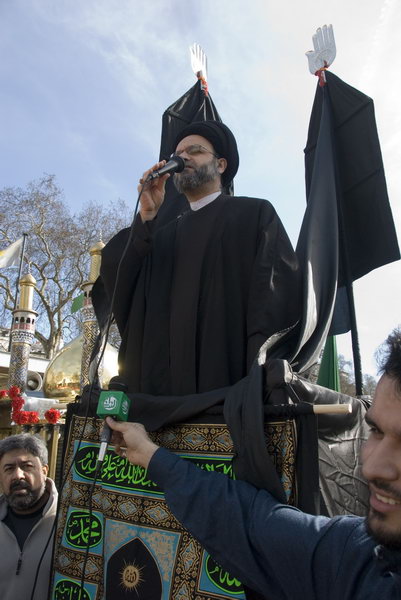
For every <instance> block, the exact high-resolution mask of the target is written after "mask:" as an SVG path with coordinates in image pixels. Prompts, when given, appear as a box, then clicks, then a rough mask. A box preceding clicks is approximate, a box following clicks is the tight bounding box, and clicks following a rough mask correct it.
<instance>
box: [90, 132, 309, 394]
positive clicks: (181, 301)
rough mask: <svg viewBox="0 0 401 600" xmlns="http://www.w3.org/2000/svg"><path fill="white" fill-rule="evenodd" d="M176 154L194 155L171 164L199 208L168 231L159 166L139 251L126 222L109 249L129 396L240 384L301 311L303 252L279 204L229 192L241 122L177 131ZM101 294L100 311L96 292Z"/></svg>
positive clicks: (109, 287)
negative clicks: (162, 220) (234, 126)
mask: <svg viewBox="0 0 401 600" xmlns="http://www.w3.org/2000/svg"><path fill="white" fill-rule="evenodd" d="M174 155H175V156H176V157H180V158H181V159H182V160H183V161H184V164H182V163H181V167H180V161H179V160H177V159H175V162H176V163H177V167H175V166H174V164H173V165H171V166H172V169H173V170H174V171H176V172H175V174H174V175H173V177H174V183H175V186H176V187H177V189H178V191H179V192H182V193H183V194H185V196H186V197H187V199H188V202H189V210H187V211H186V212H184V213H183V214H181V215H180V216H179V217H178V218H175V219H174V220H172V221H171V222H169V223H167V224H166V225H163V226H162V227H157V216H158V211H159V208H160V206H161V205H162V203H163V200H164V194H165V184H166V180H167V179H168V177H170V176H171V173H169V172H167V173H164V174H163V167H164V165H165V162H164V161H162V162H159V163H157V164H156V165H154V166H153V167H152V168H150V169H149V170H147V171H146V172H145V173H144V174H143V176H142V178H141V179H140V183H139V186H138V191H139V193H140V194H141V196H140V210H139V213H138V215H137V217H136V220H135V223H134V225H133V232H132V234H133V235H132V238H131V241H130V243H129V246H128V248H126V250H125V252H124V249H125V247H126V244H127V240H128V239H129V235H130V230H129V229H125V230H122V231H120V232H119V233H118V234H117V235H116V236H115V237H114V238H112V240H111V241H110V242H109V243H108V244H107V245H106V247H105V248H104V250H103V252H102V267H101V274H100V281H99V282H98V290H99V289H102V288H103V290H104V291H105V294H106V296H107V298H108V302H109V303H110V302H111V298H112V296H113V291H114V288H115V285H116V290H115V300H114V303H113V307H112V311H113V314H114V317H115V319H116V322H117V326H118V328H119V331H120V334H121V338H122V343H121V347H120V355H119V364H120V376H121V377H122V379H123V380H124V381H125V382H126V384H127V386H128V391H129V392H143V393H147V394H153V395H169V396H183V395H187V394H196V393H202V392H208V391H211V390H214V389H218V388H223V387H227V386H231V385H233V384H234V383H236V382H237V381H239V380H240V379H242V378H243V377H244V376H245V375H246V374H247V372H248V370H249V367H250V365H251V364H252V362H253V360H254V358H255V356H256V354H257V351H258V350H259V348H260V346H261V345H262V344H263V343H264V342H265V341H266V339H267V338H269V337H270V336H271V335H272V334H274V333H276V332H279V331H283V330H285V329H287V328H290V327H293V326H294V325H295V323H296V322H297V320H298V318H299V315H300V277H299V272H298V266H297V260H296V257H295V253H294V251H293V249H292V246H291V243H290V241H289V239H288V236H287V234H286V232H285V230H284V227H283V225H282V223H281V221H280V219H279V217H278V216H277V214H276V212H275V210H274V208H273V207H272V205H271V204H270V203H269V202H268V201H266V200H262V199H257V198H248V197H235V196H229V195H226V194H224V193H222V189H223V187H226V186H228V185H229V184H230V183H231V182H232V180H233V178H234V176H235V174H236V173H237V170H238V166H239V156H238V150H237V144H236V141H235V138H234V135H233V134H232V132H231V131H230V129H229V128H228V127H227V126H226V125H224V124H223V123H218V122H216V121H199V122H194V123H192V124H190V125H188V126H187V127H185V128H184V129H183V130H182V131H181V132H180V134H179V135H178V136H177V138H176V141H175V152H174ZM182 167H184V168H183V169H182V170H181V172H178V171H180V169H181V168H182ZM160 169H162V171H161V172H160V173H159V172H157V173H156V171H158V170H160ZM169 169H170V165H169ZM122 256H123V259H122V262H121V265H120V268H119V275H118V281H117V282H116V275H117V268H118V265H119V263H120V260H121V257H122ZM100 283H102V284H103V285H102V286H99V284H100ZM93 300H94V306H95V310H96V309H97V296H96V290H94V297H93Z"/></svg>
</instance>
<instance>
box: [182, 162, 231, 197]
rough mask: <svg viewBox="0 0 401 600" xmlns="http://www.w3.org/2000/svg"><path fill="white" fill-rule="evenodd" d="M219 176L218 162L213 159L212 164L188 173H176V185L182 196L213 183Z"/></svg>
mask: <svg viewBox="0 0 401 600" xmlns="http://www.w3.org/2000/svg"><path fill="white" fill-rule="evenodd" d="M218 175H220V173H219V171H218V170H217V160H216V159H213V160H212V161H211V162H210V163H207V164H205V165H201V166H200V167H198V168H197V169H193V170H191V171H188V172H187V173H184V172H183V173H175V175H174V184H175V187H176V188H177V190H178V191H179V192H180V194H185V192H191V191H193V190H196V189H198V187H200V186H202V185H204V184H205V183H209V182H210V181H213V180H214V179H215V178H216V177H217V176H218Z"/></svg>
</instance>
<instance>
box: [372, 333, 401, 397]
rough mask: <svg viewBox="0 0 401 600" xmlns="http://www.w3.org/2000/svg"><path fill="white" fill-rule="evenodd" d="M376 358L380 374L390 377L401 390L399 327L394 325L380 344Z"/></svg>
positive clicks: (400, 339) (400, 334)
mask: <svg viewBox="0 0 401 600" xmlns="http://www.w3.org/2000/svg"><path fill="white" fill-rule="evenodd" d="M376 360H377V363H378V367H379V373H380V374H381V375H388V376H389V377H392V378H393V379H394V380H395V382H396V384H397V388H398V389H399V390H400V391H401V327H400V326H399V327H396V328H395V329H394V330H393V331H392V332H391V333H390V335H389V336H388V338H387V339H386V341H385V342H384V343H383V344H382V345H381V346H380V348H379V349H378V351H377V353H376Z"/></svg>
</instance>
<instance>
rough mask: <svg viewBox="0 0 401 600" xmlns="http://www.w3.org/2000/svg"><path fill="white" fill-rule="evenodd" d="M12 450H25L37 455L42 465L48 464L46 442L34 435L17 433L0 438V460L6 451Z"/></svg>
mask: <svg viewBox="0 0 401 600" xmlns="http://www.w3.org/2000/svg"><path fill="white" fill-rule="evenodd" d="M12 450H25V451H26V452H29V454H32V456H37V457H38V458H39V460H40V462H41V464H42V465H43V466H45V465H47V464H48V453H47V447H46V444H45V443H44V441H43V440H42V439H41V438H39V437H37V436H36V435H32V434H30V433H19V434H17V435H10V436H9V437H6V438H4V439H3V440H0V460H1V459H2V458H3V456H4V455H5V454H6V453H7V452H11V451H12Z"/></svg>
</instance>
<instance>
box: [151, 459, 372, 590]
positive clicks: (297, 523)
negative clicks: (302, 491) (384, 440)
mask: <svg viewBox="0 0 401 600" xmlns="http://www.w3.org/2000/svg"><path fill="white" fill-rule="evenodd" d="M148 474H149V476H150V478H151V479H152V480H153V481H155V482H157V483H158V484H159V485H160V486H161V488H162V489H163V490H164V493H165V498H166V501H167V504H168V505H169V507H170V509H171V511H172V512H173V514H174V515H175V516H176V518H177V519H178V520H179V521H180V522H181V523H182V525H183V526H184V527H185V528H186V529H187V530H188V531H189V532H190V533H191V534H192V535H193V536H194V537H195V538H196V539H197V540H198V541H199V542H200V543H201V544H202V546H203V547H204V548H205V549H206V550H207V551H208V552H209V553H210V554H211V556H212V557H213V558H214V560H215V561H216V562H218V563H219V564H220V565H221V566H222V567H223V568H224V569H226V570H227V571H228V572H229V573H230V575H232V576H234V577H236V578H238V579H239V580H240V581H241V582H242V583H243V584H245V585H247V586H249V587H250V588H252V589H254V590H255V591H257V592H259V593H261V594H262V595H263V596H266V597H268V598H274V599H275V600H284V599H286V600H289V599H291V600H296V599H298V598H299V599H303V600H306V599H307V600H313V599H315V598H316V599H319V600H322V598H325V599H329V598H339V597H340V596H337V595H333V594H336V593H337V592H340V589H341V588H342V587H343V586H344V587H343V589H346V588H347V587H349V588H350V589H351V588H353V586H354V585H355V576H356V573H355V575H353V570H352V569H349V567H350V565H347V566H348V569H347V574H345V573H344V561H345V562H348V558H349V555H350V554H351V556H352V555H355V560H358V561H360V569H361V570H365V569H367V570H368V572H369V573H370V570H371V569H370V565H371V564H372V554H373V543H370V542H368V543H366V540H365V539H363V541H362V542H360V537H361V536H362V538H363V536H364V535H365V534H363V535H362V534H360V530H363V519H361V518H356V517H343V518H338V519H328V518H326V517H315V516H311V515H307V514H305V513H302V512H301V511H299V510H298V509H296V508H294V507H290V506H286V505H282V504H279V503H278V502H277V501H276V500H275V499H274V498H273V497H272V496H271V495H270V494H269V493H268V492H266V491H265V490H258V489H256V488H255V487H253V486H251V485H249V484H248V483H246V482H243V481H232V480H230V479H229V478H228V477H226V476H224V475H222V474H219V473H206V472H204V471H202V470H201V469H199V468H197V467H196V466H195V465H193V464H191V463H189V462H188V461H185V460H182V459H180V458H179V457H177V456H174V455H173V454H171V453H170V452H168V451H167V450H164V449H163V448H159V450H157V452H156V453H155V454H154V456H153V458H152V460H151V462H150V465H149V469H148ZM356 530H357V531H358V535H357V536H356V537H357V538H358V540H357V541H355V539H353V538H355V531H356ZM365 537H366V535H365ZM356 550H357V552H356ZM356 557H358V559H356ZM353 564H354V566H355V570H356V572H358V568H359V567H357V565H356V564H355V562H354V563H353ZM341 565H342V567H341ZM340 567H341V568H340ZM356 578H357V579H358V577H356ZM348 579H349V580H348ZM368 579H369V577H368ZM375 580H376V581H377V573H376V575H375ZM337 586H339V587H337ZM354 591H355V589H354ZM341 597H342V598H343V599H344V598H348V597H349V598H351V597H352V598H356V597H358V598H359V596H354V595H353V594H352V595H351V596H348V595H347V594H344V595H343V596H341ZM361 597H363V598H368V597H369V598H370V597H371V596H370V595H365V596H361Z"/></svg>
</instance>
